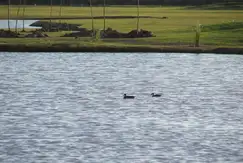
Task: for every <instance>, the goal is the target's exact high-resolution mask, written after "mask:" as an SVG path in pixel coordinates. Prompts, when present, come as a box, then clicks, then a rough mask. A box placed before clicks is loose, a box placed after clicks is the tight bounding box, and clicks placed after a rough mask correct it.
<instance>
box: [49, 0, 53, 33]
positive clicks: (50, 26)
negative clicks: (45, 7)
mask: <svg viewBox="0 0 243 163" xmlns="http://www.w3.org/2000/svg"><path fill="white" fill-rule="evenodd" d="M50 7H51V11H50V21H49V22H50V24H49V31H51V28H52V20H51V19H52V0H50Z"/></svg>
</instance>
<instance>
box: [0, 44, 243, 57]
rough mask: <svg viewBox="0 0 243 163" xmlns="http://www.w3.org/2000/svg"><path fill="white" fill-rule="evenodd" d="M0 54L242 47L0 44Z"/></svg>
mask: <svg viewBox="0 0 243 163" xmlns="http://www.w3.org/2000/svg"><path fill="white" fill-rule="evenodd" d="M0 52H96V53H99V52H107V53H196V54H199V53H214V54H238V55H243V47H242V48H237V47H235V48H234V47H179V46H178V47H175V46H160V47H158V46H156V47H151V46H104V45H103V46H95V45H94V46H93V45H92V46H68V45H60V44H59V45H50V46H48V45H46V46H43V45H24V44H23V45H21V44H18V45H16V44H0Z"/></svg>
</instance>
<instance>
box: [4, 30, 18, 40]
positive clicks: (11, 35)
mask: <svg viewBox="0 0 243 163" xmlns="http://www.w3.org/2000/svg"><path fill="white" fill-rule="evenodd" d="M0 37H3V38H17V37H19V33H16V32H13V31H9V30H3V29H0Z"/></svg>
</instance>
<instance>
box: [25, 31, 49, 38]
mask: <svg viewBox="0 0 243 163" xmlns="http://www.w3.org/2000/svg"><path fill="white" fill-rule="evenodd" d="M25 37H27V38H43V37H49V36H48V35H47V34H45V33H44V32H42V31H41V30H36V31H32V33H30V34H27V35H26V36H25Z"/></svg>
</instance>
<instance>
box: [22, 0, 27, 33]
mask: <svg viewBox="0 0 243 163" xmlns="http://www.w3.org/2000/svg"><path fill="white" fill-rule="evenodd" d="M25 10H26V0H23V15H22V19H23V29H22V31H23V32H24V31H25V24H24V23H25V22H24V21H25Z"/></svg>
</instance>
